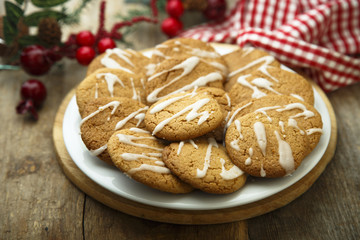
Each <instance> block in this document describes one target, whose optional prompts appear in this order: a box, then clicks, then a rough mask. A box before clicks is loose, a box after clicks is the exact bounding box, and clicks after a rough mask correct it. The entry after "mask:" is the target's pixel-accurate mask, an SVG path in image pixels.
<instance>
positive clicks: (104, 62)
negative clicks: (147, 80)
mask: <svg viewBox="0 0 360 240" xmlns="http://www.w3.org/2000/svg"><path fill="white" fill-rule="evenodd" d="M149 62H150V59H149V58H148V57H146V56H144V55H143V54H142V53H140V52H137V51H134V50H132V49H125V50H122V49H120V48H113V49H107V50H106V51H105V53H103V54H101V55H99V56H97V57H96V58H95V59H94V60H93V61H92V62H91V63H90V64H89V67H88V70H87V73H86V75H90V74H91V73H93V72H95V71H96V70H97V69H99V68H115V69H120V70H123V71H125V72H127V73H130V74H142V75H143V76H144V77H145V76H146V69H145V68H144V66H146V65H148V64H149Z"/></svg>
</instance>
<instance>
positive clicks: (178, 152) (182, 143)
mask: <svg viewBox="0 0 360 240" xmlns="http://www.w3.org/2000/svg"><path fill="white" fill-rule="evenodd" d="M183 146H184V141H181V142H180V143H179V148H178V150H177V155H178V156H179V155H180V153H181V149H182V147H183Z"/></svg>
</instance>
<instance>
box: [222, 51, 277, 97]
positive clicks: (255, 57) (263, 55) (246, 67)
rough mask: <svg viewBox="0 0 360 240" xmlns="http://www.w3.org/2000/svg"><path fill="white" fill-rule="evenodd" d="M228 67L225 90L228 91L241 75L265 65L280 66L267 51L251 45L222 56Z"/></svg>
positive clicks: (261, 68) (260, 68) (262, 67)
mask: <svg viewBox="0 0 360 240" xmlns="http://www.w3.org/2000/svg"><path fill="white" fill-rule="evenodd" d="M223 59H224V60H225V63H226V65H227V66H228V69H229V75H228V79H227V82H226V84H225V90H226V91H230V89H231V87H232V86H233V85H234V84H235V83H236V81H237V79H238V77H239V76H241V75H247V74H249V73H251V72H253V71H256V70H260V71H262V70H263V69H264V67H265V66H273V67H280V63H279V62H278V61H276V59H275V58H274V57H273V56H271V55H269V54H268V53H267V52H265V51H262V50H260V49H256V48H253V47H249V48H242V49H239V50H235V51H233V52H231V53H228V54H226V55H224V56H223Z"/></svg>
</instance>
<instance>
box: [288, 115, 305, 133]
mask: <svg viewBox="0 0 360 240" xmlns="http://www.w3.org/2000/svg"><path fill="white" fill-rule="evenodd" d="M288 126H290V127H294V128H296V129H298V130H299V132H300V134H301V135H304V134H305V132H304V131H303V130H301V129H300V128H299V126H298V124H297V121H296V120H295V119H293V118H289V119H288Z"/></svg>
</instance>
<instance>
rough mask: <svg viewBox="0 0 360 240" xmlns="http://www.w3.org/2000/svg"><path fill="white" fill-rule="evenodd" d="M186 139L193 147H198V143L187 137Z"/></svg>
mask: <svg viewBox="0 0 360 240" xmlns="http://www.w3.org/2000/svg"><path fill="white" fill-rule="evenodd" d="M188 141H189V142H190V143H191V145H192V146H193V147H194V148H195V149H198V148H199V147H198V145H196V143H195V142H194V140H192V139H189V140H188Z"/></svg>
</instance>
